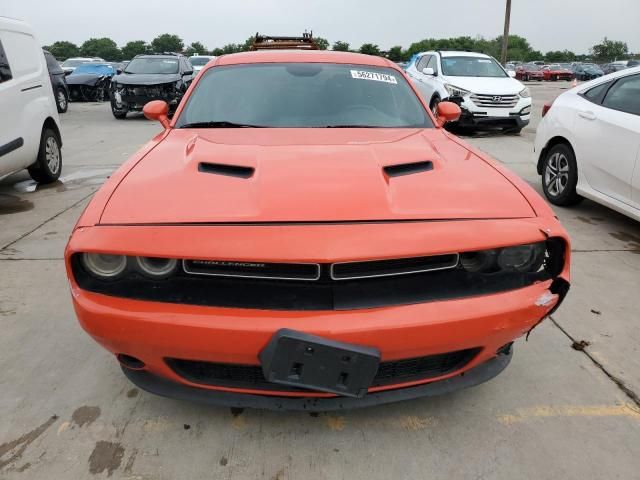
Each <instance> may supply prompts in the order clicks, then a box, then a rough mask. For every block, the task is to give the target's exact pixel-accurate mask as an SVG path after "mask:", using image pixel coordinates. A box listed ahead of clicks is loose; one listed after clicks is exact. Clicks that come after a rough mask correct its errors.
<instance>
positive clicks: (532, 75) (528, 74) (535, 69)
mask: <svg viewBox="0 0 640 480" xmlns="http://www.w3.org/2000/svg"><path fill="white" fill-rule="evenodd" d="M516 78H517V79H518V80H522V81H523V82H528V81H529V80H538V81H539V82H541V81H542V80H544V73H542V66H541V65H536V64H533V63H525V64H523V65H519V66H518V67H517V68H516Z"/></svg>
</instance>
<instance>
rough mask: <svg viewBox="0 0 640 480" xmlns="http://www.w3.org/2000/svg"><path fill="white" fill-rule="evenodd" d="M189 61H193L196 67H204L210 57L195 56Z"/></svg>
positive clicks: (192, 63)
mask: <svg viewBox="0 0 640 480" xmlns="http://www.w3.org/2000/svg"><path fill="white" fill-rule="evenodd" d="M189 61H190V62H191V65H193V66H195V67H203V66H204V65H206V64H207V63H208V62H209V58H208V57H194V58H190V59H189Z"/></svg>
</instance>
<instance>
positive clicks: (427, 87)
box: [412, 55, 435, 103]
mask: <svg viewBox="0 0 640 480" xmlns="http://www.w3.org/2000/svg"><path fill="white" fill-rule="evenodd" d="M432 58H433V55H423V56H422V57H420V58H419V59H418V61H417V62H416V71H415V72H414V73H413V75H412V77H414V79H415V82H414V83H415V85H416V86H417V87H418V90H419V91H420V93H421V94H422V97H423V98H424V100H425V101H426V102H427V103H429V102H430V101H431V97H433V92H434V91H435V86H434V83H433V75H426V74H425V73H424V72H423V70H424V69H425V68H427V65H428V63H429V61H430V60H431V59H432Z"/></svg>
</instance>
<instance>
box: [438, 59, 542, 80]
mask: <svg viewBox="0 0 640 480" xmlns="http://www.w3.org/2000/svg"><path fill="white" fill-rule="evenodd" d="M441 63H442V74H443V75H448V76H452V77H506V76H508V75H507V74H506V73H505V71H504V70H503V69H502V67H501V66H500V65H498V63H497V62H496V61H495V60H493V59H492V58H486V57H466V56H465V57H444V58H442V61H441ZM537 69H538V70H539V69H540V67H538V68H537Z"/></svg>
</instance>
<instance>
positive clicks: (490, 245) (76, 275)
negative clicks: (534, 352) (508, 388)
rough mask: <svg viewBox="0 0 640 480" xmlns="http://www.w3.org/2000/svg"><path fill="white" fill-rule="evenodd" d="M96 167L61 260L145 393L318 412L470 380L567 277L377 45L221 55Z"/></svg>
mask: <svg viewBox="0 0 640 480" xmlns="http://www.w3.org/2000/svg"><path fill="white" fill-rule="evenodd" d="M144 110H145V114H146V115H147V117H148V118H152V119H156V120H158V121H160V123H161V124H162V125H163V127H164V131H163V132H162V133H160V134H158V135H157V136H156V137H154V138H153V139H152V140H151V141H150V142H149V143H148V144H146V145H145V146H144V147H143V148H142V149H141V150H140V151H138V152H137V153H136V154H135V155H134V156H133V157H132V158H131V159H129V160H128V161H127V162H126V163H125V164H124V165H122V167H121V168H120V169H119V170H118V171H117V172H116V173H115V174H114V175H113V176H111V178H110V179H109V180H108V181H107V182H106V183H105V185H104V186H103V187H102V188H101V189H100V190H99V191H98V193H97V194H96V195H95V196H94V198H93V200H92V201H91V203H90V204H89V206H88V207H87V209H86V210H85V212H84V213H83V214H82V216H81V217H80V220H79V221H78V223H77V225H76V227H75V229H74V231H73V233H72V235H71V238H70V240H69V244H68V246H67V249H66V254H65V259H66V266H67V272H68V276H69V281H70V284H71V292H72V296H73V303H74V306H75V310H76V313H77V315H78V318H79V320H80V323H81V325H82V327H83V328H84V329H85V330H86V331H87V332H88V333H89V334H90V335H91V336H92V337H93V338H94V339H95V340H96V341H97V342H98V343H100V344H101V345H102V346H103V347H105V348H106V349H107V350H109V351H110V352H112V353H113V354H114V355H115V356H116V358H117V359H118V361H119V362H120V364H121V366H122V370H123V371H124V373H125V375H126V376H127V377H128V378H129V379H130V380H131V381H132V382H133V383H135V384H136V385H138V386H139V387H141V388H142V389H145V390H148V391H150V392H153V393H156V394H159V395H165V396H170V397H177V398H182V399H191V400H194V401H203V402H209V403H213V404H221V405H228V406H234V407H255V408H271V409H289V410H325V411H326V410H334V409H340V408H352V407H358V406H367V405H374V404H380V403H386V402H391V401H397V400H405V399H411V398H416V397H421V396H429V395H435V394H441V393H445V392H449V391H452V390H455V389H459V388H463V387H469V386H472V385H476V384H479V383H481V382H484V381H486V380H489V379H490V378H492V377H494V376H495V375H497V374H498V373H500V372H501V371H502V370H503V369H504V368H505V367H506V366H507V364H508V363H509V361H510V359H511V355H512V348H511V345H512V343H513V341H514V339H516V338H518V337H520V336H522V335H523V334H526V333H527V332H529V331H530V330H531V329H532V328H534V327H535V326H536V325H537V324H538V323H539V322H540V321H542V320H543V319H544V318H545V317H546V316H548V315H549V314H550V313H551V312H552V311H554V310H555V309H556V308H557V307H558V306H559V304H560V302H561V301H562V300H563V298H564V296H565V295H566V293H567V291H568V289H569V254H570V246H569V238H568V236H567V233H566V232H565V230H564V229H563V228H562V226H561V225H560V223H559V222H558V220H557V219H556V217H555V216H554V214H553V212H552V211H551V209H550V208H549V207H548V206H547V205H546V203H545V202H544V201H543V200H542V199H541V198H540V196H538V195H537V194H536V193H535V192H534V191H533V190H532V189H531V188H530V187H529V186H528V185H527V184H526V183H525V182H524V181H522V180H521V179H519V178H518V177H517V176H516V175H514V174H512V173H511V172H509V171H508V170H506V169H505V168H503V167H502V166H501V165H500V164H498V163H497V162H495V161H493V160H491V159H490V158H487V156H486V155H485V154H483V153H481V152H479V151H477V150H475V149H474V148H472V147H470V146H469V145H467V144H466V143H465V142H463V141H462V140H460V139H459V138H457V137H455V136H453V135H451V134H449V133H447V132H446V131H445V130H444V129H443V128H442V126H443V124H444V123H445V122H446V121H451V120H455V119H456V118H457V116H458V115H459V114H460V110H459V108H458V107H457V106H456V105H454V104H451V103H447V102H442V103H440V105H439V106H438V110H437V116H433V115H432V113H431V112H430V110H429V107H428V105H427V104H426V103H425V101H424V99H423V98H421V97H420V95H419V94H418V93H417V91H416V90H415V89H414V88H413V86H412V84H411V82H410V81H409V80H408V78H407V77H406V75H405V74H404V72H402V71H401V70H400V69H399V68H398V67H396V66H395V65H394V64H393V63H392V62H390V61H388V60H386V59H383V58H377V57H370V56H365V55H359V54H351V53H340V52H318V51H304V52H302V51H269V52H251V53H241V54H235V55H227V56H223V57H219V58H217V59H216V60H214V61H213V62H210V63H209V64H208V65H207V66H206V67H205V68H204V69H203V71H202V72H201V73H200V74H199V75H198V77H197V78H196V79H195V80H194V82H193V84H192V85H191V86H190V88H189V90H188V91H187V93H186V94H185V97H184V99H183V100H182V103H181V105H180V107H179V108H178V109H177V111H176V113H175V116H174V117H173V118H172V119H171V120H169V119H168V117H167V105H166V104H165V103H163V102H162V101H155V102H150V103H148V104H147V105H146V106H145V109H144Z"/></svg>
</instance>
